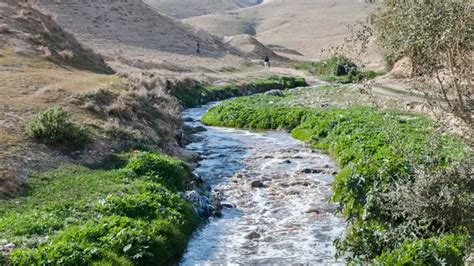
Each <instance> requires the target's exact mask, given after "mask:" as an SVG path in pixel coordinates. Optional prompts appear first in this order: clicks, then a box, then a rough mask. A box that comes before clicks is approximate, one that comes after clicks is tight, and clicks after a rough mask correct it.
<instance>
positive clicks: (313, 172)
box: [301, 168, 324, 174]
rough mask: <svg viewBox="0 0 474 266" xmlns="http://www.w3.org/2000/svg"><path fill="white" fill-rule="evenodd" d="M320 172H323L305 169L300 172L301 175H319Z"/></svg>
mask: <svg viewBox="0 0 474 266" xmlns="http://www.w3.org/2000/svg"><path fill="white" fill-rule="evenodd" d="M322 172H324V170H322V169H311V168H305V169H303V170H301V173H303V174H320V173H322Z"/></svg>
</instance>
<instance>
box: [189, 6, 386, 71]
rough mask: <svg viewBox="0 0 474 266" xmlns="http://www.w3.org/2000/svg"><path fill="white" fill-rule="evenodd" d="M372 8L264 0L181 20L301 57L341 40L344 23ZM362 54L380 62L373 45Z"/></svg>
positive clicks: (361, 18)
mask: <svg viewBox="0 0 474 266" xmlns="http://www.w3.org/2000/svg"><path fill="white" fill-rule="evenodd" d="M372 8H373V6H371V5H368V4H366V3H364V1H358V0H311V1H308V0H267V1H265V3H263V4H261V5H257V6H253V7H249V8H244V9H241V10H236V11H232V12H225V13H220V14H209V15H204V16H198V17H192V18H188V19H185V20H184V21H185V22H187V23H189V24H191V25H194V26H196V27H199V28H202V29H204V30H206V31H208V32H210V33H213V34H217V35H225V36H231V35H236V34H252V35H254V36H255V37H256V38H257V39H258V40H259V41H261V42H262V43H263V44H265V45H269V46H277V47H281V48H283V49H291V50H296V51H298V52H300V53H302V54H303V55H304V57H302V58H301V59H319V58H321V57H322V56H324V55H325V54H322V53H321V49H323V48H328V47H329V46H331V45H338V44H341V43H342V42H343V41H344V38H346V37H348V36H349V34H350V32H349V29H348V28H347V26H349V25H354V24H355V23H357V22H358V21H365V19H366V17H367V15H368V14H369V13H370V11H371V10H372ZM364 57H365V58H368V61H371V62H372V64H373V65H380V64H381V62H382V60H381V56H380V53H379V51H378V50H377V48H376V46H375V45H372V46H371V47H370V52H369V53H368V54H367V55H365V56H364Z"/></svg>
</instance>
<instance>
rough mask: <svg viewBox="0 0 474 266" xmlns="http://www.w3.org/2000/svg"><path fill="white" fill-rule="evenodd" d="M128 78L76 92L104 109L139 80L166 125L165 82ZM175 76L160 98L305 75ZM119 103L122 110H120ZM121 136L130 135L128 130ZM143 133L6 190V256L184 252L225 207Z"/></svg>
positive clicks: (17, 260)
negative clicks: (238, 80) (223, 79)
mask: <svg viewBox="0 0 474 266" xmlns="http://www.w3.org/2000/svg"><path fill="white" fill-rule="evenodd" d="M127 81H128V83H127V84H125V85H119V84H111V85H109V87H107V88H104V89H101V90H99V91H97V92H94V93H88V94H86V95H84V96H83V97H81V98H79V97H77V99H76V102H77V104H78V105H84V106H89V107H88V110H89V111H91V112H93V113H94V114H99V113H100V114H102V115H104V116H107V115H110V114H109V113H107V112H106V108H105V106H104V105H111V104H112V103H113V102H116V101H120V98H121V95H120V94H119V93H118V92H119V91H118V88H120V86H125V87H126V88H129V87H133V88H136V87H137V86H138V88H140V89H146V91H147V92H148V94H143V95H142V96H141V97H136V99H137V102H138V103H140V104H139V105H140V106H141V107H142V108H145V109H147V110H151V112H149V113H148V114H147V115H146V116H143V117H142V118H143V119H144V120H143V121H142V122H145V123H146V122H147V121H150V123H151V124H152V125H153V126H154V128H155V129H156V130H157V132H161V130H162V129H163V125H159V123H157V121H159V119H163V115H162V114H161V113H156V112H155V111H156V109H157V107H156V106H154V104H152V103H151V102H152V100H153V99H154V100H157V98H153V97H154V95H155V94H153V95H152V94H151V93H150V92H151V91H156V90H158V89H159V88H160V87H159V81H158V80H157V79H153V78H148V79H144V78H143V77H142V78H136V77H127ZM191 83H193V84H194V86H193V85H192V84H191ZM137 84H139V85H137ZM168 85H169V86H168V87H167V88H168V91H167V93H168V95H166V96H164V95H161V94H160V95H161V96H160V97H161V98H160V99H167V100H168V101H171V103H172V104H175V101H180V102H181V104H183V105H184V106H188V105H189V106H192V105H197V104H201V103H205V102H207V101H212V100H218V99H225V98H229V97H235V96H239V95H244V94H245V95H247V94H252V93H257V92H263V91H268V90H282V89H286V88H294V87H297V86H302V85H306V83H305V81H304V79H299V78H292V77H270V78H268V79H263V78H262V79H258V80H255V81H252V82H249V83H247V84H240V85H239V84H228V85H220V86H209V85H204V84H201V83H197V82H194V81H189V82H187V83H186V82H184V83H175V84H168ZM179 93H182V94H179ZM189 95H194V96H195V97H188V96H189ZM180 96H183V97H184V96H186V97H184V98H182V97H180ZM174 97H176V99H174ZM91 106H92V107H93V108H92V107H91ZM124 111H125V110H124ZM122 113H123V112H122ZM122 113H115V115H117V114H119V115H120V117H122ZM154 115H156V116H154ZM175 115H177V114H175ZM128 119H130V118H128ZM132 120H133V121H134V122H137V121H136V119H132ZM61 121H62V120H61ZM43 122H44V121H43ZM167 122H168V123H174V124H173V125H172V127H173V128H175V127H176V128H181V126H182V122H181V120H170V121H167ZM157 124H158V125H157ZM44 126H45V130H48V125H44ZM164 126H167V125H166V124H165V125H164ZM181 131H183V130H182V129H181ZM143 133H144V132H142V131H140V134H143ZM91 137H93V135H92V136H91ZM115 137H117V138H120V140H121V141H126V138H127V136H126V135H123V134H122V135H116V136H115ZM174 137H175V136H173V138H174ZM129 141H133V139H130V140H129ZM136 141H137V142H135V143H134V144H133V143H131V142H129V143H128V145H127V146H128V147H130V146H133V147H136V148H133V149H132V150H131V151H128V149H126V150H127V151H126V152H118V151H116V152H115V153H113V154H112V155H110V157H108V158H105V159H104V160H103V161H102V162H94V163H90V164H85V165H84V164H79V163H77V164H66V165H65V166H63V167H60V168H59V169H57V170H52V171H47V172H37V173H35V174H32V175H30V176H29V177H28V179H27V180H25V183H24V185H23V190H22V191H21V192H19V193H16V194H14V195H12V196H11V197H4V198H1V199H0V203H1V207H0V241H1V242H0V248H1V249H0V262H1V263H11V264H13V265H25V264H47V263H58V264H81V263H86V264H89V263H102V264H105V265H109V264H111V265H132V264H133V265H143V264H147V263H159V264H168V263H175V262H176V261H177V260H179V257H180V255H181V254H182V252H183V250H184V249H185V247H186V245H187V240H188V238H189V237H190V235H191V233H192V232H193V231H194V230H195V229H196V228H197V226H198V225H199V224H200V222H201V221H202V219H205V218H207V217H209V216H212V215H214V214H215V213H218V212H219V211H220V206H219V203H218V200H217V199H216V200H215V199H214V198H213V195H212V193H211V191H210V189H209V186H208V185H207V184H206V183H205V182H203V180H202V179H200V178H198V177H196V176H195V175H193V174H192V172H191V170H190V168H188V166H186V165H185V163H184V162H182V161H180V160H178V159H175V158H172V157H169V156H168V155H164V154H163V153H149V152H144V151H154V152H158V151H157V149H158V147H157V146H156V142H148V141H146V140H145V141H144V140H143V139H141V140H140V139H136ZM140 141H141V142H140ZM177 141H178V142H179V139H178V140H177ZM140 143H141V144H142V145H140ZM150 144H153V145H150ZM140 150H144V151H140ZM185 191H187V192H186V193H184V192H185ZM198 214H199V215H198ZM199 217H200V218H201V219H200V218H199ZM145 225H146V226H145ZM77 232H79V233H78V234H77V235H75V233H77ZM112 239H115V240H113V241H112Z"/></svg>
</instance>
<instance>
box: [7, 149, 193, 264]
mask: <svg viewBox="0 0 474 266" xmlns="http://www.w3.org/2000/svg"><path fill="white" fill-rule="evenodd" d="M115 161H116V162H122V164H121V165H120V167H117V169H111V170H92V169H89V168H86V167H80V166H71V167H64V168H61V169H59V170H55V171H52V172H47V173H44V174H40V175H38V176H33V177H30V179H29V182H28V189H27V190H26V191H25V192H24V195H22V196H20V197H15V198H12V199H6V200H2V201H1V202H0V203H1V204H0V239H5V240H7V241H8V243H13V244H15V248H14V249H13V251H11V253H10V254H9V255H6V254H5V253H2V252H1V251H0V264H11V265H132V264H133V265H150V264H153V265H155V264H157V265H163V264H170V263H172V262H175V261H176V259H177V258H179V256H180V254H181V253H182V251H183V250H184V248H185V247H186V243H187V240H188V238H189V237H190V235H191V233H192V231H193V230H194V228H195V227H196V226H197V225H198V224H199V218H198V216H197V214H196V213H195V211H194V210H193V208H192V206H191V205H190V203H188V202H187V201H185V200H183V199H181V198H180V197H179V196H178V194H177V192H178V191H182V190H183V189H184V186H185V184H187V183H189V182H190V181H191V180H193V175H192V173H191V172H190V170H189V169H188V168H187V167H186V166H185V165H184V163H183V162H181V161H179V160H176V159H173V158H171V157H168V156H165V155H161V154H154V153H135V154H126V155H123V156H122V157H117V158H116V159H115Z"/></svg>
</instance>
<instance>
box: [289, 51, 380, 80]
mask: <svg viewBox="0 0 474 266" xmlns="http://www.w3.org/2000/svg"><path fill="white" fill-rule="evenodd" d="M295 68H296V69H303V70H307V71H309V72H311V73H312V74H314V75H316V76H318V77H319V78H321V79H323V80H326V81H330V82H336V83H352V82H362V81H364V80H370V79H374V78H376V77H378V76H380V75H382V74H383V73H381V72H375V71H370V70H363V69H361V68H360V67H359V66H357V64H356V63H354V62H353V61H352V60H350V59H349V58H347V57H345V56H343V55H338V56H333V57H330V58H328V59H326V60H323V61H320V62H303V63H299V64H297V65H295Z"/></svg>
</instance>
